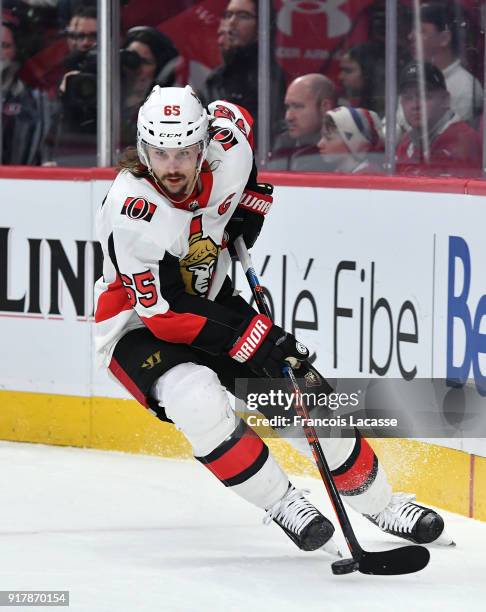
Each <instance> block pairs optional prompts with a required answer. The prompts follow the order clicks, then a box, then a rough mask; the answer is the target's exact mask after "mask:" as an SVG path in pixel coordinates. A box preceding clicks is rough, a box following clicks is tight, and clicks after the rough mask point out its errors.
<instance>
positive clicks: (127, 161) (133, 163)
mask: <svg viewBox="0 0 486 612" xmlns="http://www.w3.org/2000/svg"><path fill="white" fill-rule="evenodd" d="M118 169H119V170H128V171H129V172H130V173H131V174H133V176H136V177H137V178H147V177H149V176H150V172H149V170H148V168H147V166H146V165H145V164H142V162H141V161H140V158H139V156H138V152H137V148H136V147H127V148H126V149H125V150H124V151H123V153H122V154H121V157H120V159H119V160H118Z"/></svg>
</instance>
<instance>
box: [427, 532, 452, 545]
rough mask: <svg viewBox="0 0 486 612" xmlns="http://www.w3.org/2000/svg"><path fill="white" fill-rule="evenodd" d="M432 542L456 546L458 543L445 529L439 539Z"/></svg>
mask: <svg viewBox="0 0 486 612" xmlns="http://www.w3.org/2000/svg"><path fill="white" fill-rule="evenodd" d="M431 544H438V545H439V546H456V543H455V542H454V540H453V539H452V538H451V536H450V535H449V534H448V533H446V532H445V531H443V532H442V533H441V534H440V536H439V537H438V538H437V540H434V541H433V542H431Z"/></svg>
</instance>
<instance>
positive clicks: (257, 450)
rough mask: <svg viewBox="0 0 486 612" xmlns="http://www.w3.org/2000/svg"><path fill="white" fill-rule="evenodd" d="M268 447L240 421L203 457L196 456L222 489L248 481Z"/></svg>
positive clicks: (259, 466) (263, 460) (266, 456)
mask: <svg viewBox="0 0 486 612" xmlns="http://www.w3.org/2000/svg"><path fill="white" fill-rule="evenodd" d="M268 456H269V451H268V446H267V445H266V444H265V443H264V442H263V440H262V439H261V438H260V436H259V435H258V434H257V433H255V432H254V431H253V430H252V429H251V428H250V427H249V426H248V425H247V424H246V423H245V421H243V420H241V421H240V424H239V425H238V427H237V428H236V429H235V430H234V432H233V433H232V434H231V435H230V436H229V437H228V438H227V439H226V440H225V441H224V442H222V443H221V444H220V445H219V446H218V447H217V448H216V449H214V450H213V451H212V452H211V453H209V455H206V456H205V457H196V459H197V460H198V461H200V462H201V463H203V464H204V465H205V466H206V467H207V468H208V469H209V470H210V471H211V472H212V473H213V474H214V475H215V476H216V477H217V478H219V480H221V482H222V483H223V484H224V485H225V486H226V487H233V486H235V485H239V484H241V483H243V482H246V481H247V480H249V479H250V478H251V477H252V476H254V475H255V474H256V473H257V472H259V471H260V469H261V468H262V467H263V465H264V464H265V461H266V460H267V459H268Z"/></svg>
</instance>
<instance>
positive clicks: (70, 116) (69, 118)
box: [45, 6, 97, 166]
mask: <svg viewBox="0 0 486 612" xmlns="http://www.w3.org/2000/svg"><path fill="white" fill-rule="evenodd" d="M66 37H67V42H68V47H69V50H70V53H69V55H68V56H67V57H66V58H65V60H64V69H65V73H64V76H63V77H62V79H61V82H60V85H59V88H58V91H57V99H56V101H55V110H54V112H53V119H52V122H51V130H50V132H49V135H48V138H47V147H46V156H45V157H46V160H45V161H46V163H47V164H49V165H51V164H59V165H63V166H94V165H96V113H97V97H96V72H97V55H96V39H97V19H96V8H95V7H93V6H87V7H84V6H79V7H78V8H76V9H75V10H74V13H73V15H72V17H71V19H70V21H69V25H68V28H67V30H66Z"/></svg>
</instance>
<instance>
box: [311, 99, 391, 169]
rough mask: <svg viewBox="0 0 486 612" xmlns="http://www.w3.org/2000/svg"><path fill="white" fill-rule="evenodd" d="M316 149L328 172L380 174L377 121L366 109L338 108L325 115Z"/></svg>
mask: <svg viewBox="0 0 486 612" xmlns="http://www.w3.org/2000/svg"><path fill="white" fill-rule="evenodd" d="M317 147H318V149H319V152H320V154H321V157H322V161H323V163H324V165H325V167H326V170H328V171H331V170H332V171H334V172H348V173H352V174H358V173H375V172H380V171H382V165H381V161H382V157H383V152H384V149H385V147H384V139H383V126H382V124H381V121H380V118H379V117H378V115H377V113H375V112H374V111H372V110H368V109H367V108H354V107H346V106H338V107H337V108H334V109H333V110H330V111H328V112H327V113H326V114H325V116H324V120H323V122H322V130H321V139H320V140H319V142H318V143H317Z"/></svg>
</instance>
